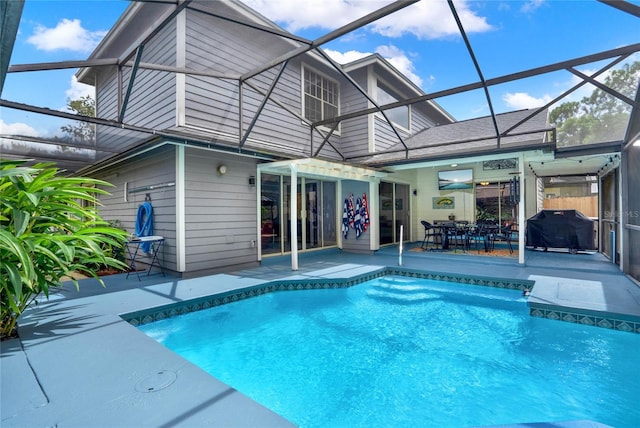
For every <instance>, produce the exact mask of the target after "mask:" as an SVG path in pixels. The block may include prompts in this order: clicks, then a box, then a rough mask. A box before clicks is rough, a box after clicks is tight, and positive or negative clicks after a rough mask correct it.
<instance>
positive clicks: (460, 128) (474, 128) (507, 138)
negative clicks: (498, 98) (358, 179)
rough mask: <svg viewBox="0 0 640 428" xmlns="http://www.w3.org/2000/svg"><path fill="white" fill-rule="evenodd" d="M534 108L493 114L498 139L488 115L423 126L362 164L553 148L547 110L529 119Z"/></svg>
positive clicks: (381, 163)
mask: <svg viewBox="0 0 640 428" xmlns="http://www.w3.org/2000/svg"><path fill="white" fill-rule="evenodd" d="M535 112H536V110H518V111H514V112H509V113H503V114H498V115H496V124H497V127H498V130H499V132H500V135H501V136H500V138H499V139H498V137H497V133H496V128H495V126H494V122H493V119H492V117H491V116H485V117H480V118H477V119H470V120H464V121H460V122H454V123H450V124H446V125H440V126H434V127H432V128H428V129H425V130H423V131H421V132H419V133H417V134H415V135H413V136H411V137H410V138H407V139H406V140H405V144H406V149H405V147H404V146H403V145H402V143H398V144H396V145H395V146H393V147H391V148H390V149H389V150H385V152H384V153H380V154H377V155H374V156H372V157H371V158H369V159H368V160H366V161H364V162H363V163H366V164H372V165H385V164H387V165H388V164H395V163H407V162H416V161H423V160H435V159H442V158H455V157H466V156H475V155H481V154H491V153H497V152H505V151H517V150H526V149H540V148H550V149H552V148H554V147H555V146H554V144H553V142H552V141H550V139H549V137H548V131H549V130H551V129H552V127H550V126H549V124H548V120H547V116H548V111H547V110H546V109H544V110H541V111H540V112H539V113H538V114H536V115H535V116H533V117H531V118H530V119H528V120H526V121H524V122H523V123H520V122H521V121H523V120H525V119H526V118H527V117H529V116H531V115H532V114H534V113H535Z"/></svg>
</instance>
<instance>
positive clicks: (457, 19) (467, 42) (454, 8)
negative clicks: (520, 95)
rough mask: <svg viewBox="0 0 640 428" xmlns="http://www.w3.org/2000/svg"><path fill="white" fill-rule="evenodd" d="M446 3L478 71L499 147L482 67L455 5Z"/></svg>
mask: <svg viewBox="0 0 640 428" xmlns="http://www.w3.org/2000/svg"><path fill="white" fill-rule="evenodd" d="M447 3H448V4H449V9H451V13H452V14H453V18H454V19H455V20H456V24H457V25H458V30H459V31H460V35H461V36H462V39H463V40H464V44H465V45H466V46H467V51H469V56H470V57H471V61H473V66H474V67H475V68H476V72H477V73H478V77H479V78H480V82H481V83H482V89H483V90H484V96H485V97H486V98H487V104H488V105H489V111H490V112H491V120H492V121H493V127H494V129H495V130H496V141H497V143H498V148H500V129H498V121H497V120H496V113H495V111H494V110H493V103H492V102H491V95H489V88H488V86H487V82H486V81H485V80H484V76H483V75H482V69H481V68H480V64H479V63H478V59H477V58H476V54H475V53H474V52H473V48H472V47H471V42H470V41H469V38H468V37H467V32H466V31H464V27H463V26H462V21H460V17H459V16H458V11H457V10H456V7H455V6H454V5H453V1H452V0H447Z"/></svg>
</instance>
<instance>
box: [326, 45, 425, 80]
mask: <svg viewBox="0 0 640 428" xmlns="http://www.w3.org/2000/svg"><path fill="white" fill-rule="evenodd" d="M325 52H326V53H327V55H329V56H330V57H331V58H332V59H333V60H334V61H336V62H337V63H339V64H347V63H350V62H352V61H356V60H359V59H360V58H364V57H367V56H369V55H371V54H372V53H371V52H359V51H353V50H352V51H347V52H338V51H334V50H331V49H325ZM376 53H377V54H379V55H380V56H381V57H383V58H384V59H386V60H387V61H389V63H390V64H391V65H393V66H394V67H395V68H396V69H398V71H399V72H400V73H402V74H404V75H405V76H406V77H407V78H408V79H409V80H411V81H412V82H413V83H415V84H416V85H418V86H422V78H421V77H420V76H418V75H417V74H416V73H415V66H414V65H413V62H412V61H411V59H409V57H408V56H407V55H406V54H405V52H403V51H402V50H400V49H398V48H397V47H396V46H393V45H382V46H378V47H377V48H376ZM433 80H435V78H434V77H433V76H429V81H430V82H431V81H433Z"/></svg>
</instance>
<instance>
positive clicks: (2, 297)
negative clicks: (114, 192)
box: [0, 159, 127, 338]
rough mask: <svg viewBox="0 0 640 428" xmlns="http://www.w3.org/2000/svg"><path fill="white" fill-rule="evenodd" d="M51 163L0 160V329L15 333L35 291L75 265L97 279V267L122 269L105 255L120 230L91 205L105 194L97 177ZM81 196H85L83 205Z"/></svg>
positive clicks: (119, 242)
mask: <svg viewBox="0 0 640 428" xmlns="http://www.w3.org/2000/svg"><path fill="white" fill-rule="evenodd" d="M58 174H59V170H58V169H57V168H55V167H54V166H53V164H37V165H34V166H32V167H28V166H26V165H25V161H5V160H1V159H0V261H1V263H0V303H1V305H2V306H1V309H0V334H1V336H2V337H3V338H4V337H9V336H11V335H13V334H14V333H15V328H16V323H17V321H18V317H19V316H20V315H21V314H22V313H23V312H24V311H25V309H27V308H28V307H29V306H30V305H31V304H32V303H33V302H34V301H35V298H36V297H37V296H39V295H40V294H44V295H45V296H47V297H48V296H49V289H50V288H51V287H55V286H59V285H60V282H61V278H62V277H63V276H69V277H70V279H71V280H72V281H73V283H74V284H75V286H76V288H79V284H78V281H77V280H76V279H74V278H73V277H72V276H71V274H72V273H73V272H75V271H77V270H82V271H83V272H84V273H86V274H88V275H90V276H92V277H94V278H96V279H98V281H100V283H101V284H102V285H103V286H104V283H103V282H102V280H101V279H100V278H99V277H98V274H97V266H109V267H114V268H117V269H121V270H124V269H126V268H127V265H126V264H125V263H124V262H122V261H119V260H116V259H114V258H113V257H111V256H110V254H111V251H109V249H110V248H112V247H115V248H119V247H122V246H123V244H124V242H125V240H126V232H125V231H123V230H121V229H117V228H114V227H109V225H108V223H107V222H105V221H103V220H102V219H101V218H100V216H99V215H98V213H97V211H96V209H95V205H94V203H95V197H96V195H100V194H108V193H107V192H106V191H105V190H103V189H101V188H98V187H96V186H103V187H104V186H110V184H109V183H107V182H105V181H102V180H95V179H90V178H80V177H62V176H59V175H58ZM82 201H88V202H89V205H90V206H89V207H87V206H83V205H84V204H83V202H82Z"/></svg>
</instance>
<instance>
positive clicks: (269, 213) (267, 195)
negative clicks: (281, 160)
mask: <svg viewBox="0 0 640 428" xmlns="http://www.w3.org/2000/svg"><path fill="white" fill-rule="evenodd" d="M261 181H262V194H261V204H262V205H261V217H262V219H261V221H262V226H261V230H262V243H261V245H262V254H281V253H286V252H290V251H291V244H292V243H291V195H292V192H291V190H292V189H291V177H289V176H280V175H271V174H262V179H261ZM303 189H304V192H303ZM296 195H297V196H296V198H297V204H296V205H297V212H296V214H295V219H296V227H297V235H298V240H297V241H298V242H296V245H297V249H298V250H308V249H314V248H322V247H329V246H334V245H336V244H337V240H336V233H337V232H336V231H337V224H336V183H335V182H332V181H323V180H317V179H311V178H304V177H302V178H299V179H298V184H297V188H296ZM280 213H283V214H284V216H283V219H284V221H280V217H281V216H280V215H279V214H280Z"/></svg>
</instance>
